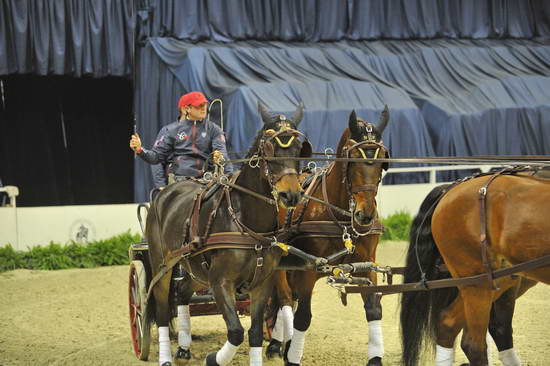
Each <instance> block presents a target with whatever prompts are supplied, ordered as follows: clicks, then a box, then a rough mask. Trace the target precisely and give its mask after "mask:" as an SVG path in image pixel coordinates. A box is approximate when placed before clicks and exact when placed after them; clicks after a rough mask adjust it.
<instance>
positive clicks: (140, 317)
mask: <svg viewBox="0 0 550 366" xmlns="http://www.w3.org/2000/svg"><path fill="white" fill-rule="evenodd" d="M148 207H149V206H148V205H147V204H145V203H140V204H139V205H138V207H137V216H138V221H139V223H140V226H141V229H142V233H143V234H145V230H144V227H143V222H144V219H143V216H142V215H143V213H146V212H147V210H148ZM143 238H144V239H142V241H141V242H139V243H134V244H132V245H130V247H129V248H128V257H129V259H130V269H129V278H128V308H129V318H130V337H131V341H132V349H133V351H134V354H135V356H136V357H137V358H138V359H140V360H147V359H148V357H149V351H150V346H151V333H152V329H151V327H152V325H153V323H154V321H155V319H154V318H155V315H154V312H153V311H151V310H150V308H148V306H147V294H148V289H149V286H150V284H151V278H152V277H151V276H152V271H151V267H150V261H149V253H148V250H149V245H148V244H147V242H146V241H145V237H143ZM236 308H237V312H238V313H239V315H242V316H244V315H249V314H250V298H249V297H248V296H247V295H237V299H236ZM189 310H190V314H191V316H204V315H219V314H221V312H220V311H219V310H218V307H217V305H216V301H215V299H214V295H213V294H212V293H211V291H209V290H201V291H197V292H196V293H195V295H193V297H192V298H191V301H190V305H189ZM171 312H172V316H173V317H172V321H171V322H170V334H171V338H175V337H176V336H177V334H176V329H177V326H176V324H175V323H176V319H175V316H176V311H175V309H174V307H173V308H172V309H171Z"/></svg>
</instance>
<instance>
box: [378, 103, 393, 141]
mask: <svg viewBox="0 0 550 366" xmlns="http://www.w3.org/2000/svg"><path fill="white" fill-rule="evenodd" d="M389 120H390V111H389V109H388V105H387V104H386V106H385V107H384V110H383V111H382V114H381V115H380V121H379V122H378V125H377V126H376V128H377V129H378V132H380V136H382V132H384V129H385V128H386V126H387V125H388V122H389Z"/></svg>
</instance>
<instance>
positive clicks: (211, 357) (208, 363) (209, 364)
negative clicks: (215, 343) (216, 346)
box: [204, 352, 220, 366]
mask: <svg viewBox="0 0 550 366" xmlns="http://www.w3.org/2000/svg"><path fill="white" fill-rule="evenodd" d="M216 353H217V352H213V353H209V354H208V356H206V359H205V360H204V365H205V366H220V365H218V363H217V362H216Z"/></svg>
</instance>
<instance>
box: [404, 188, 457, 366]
mask: <svg viewBox="0 0 550 366" xmlns="http://www.w3.org/2000/svg"><path fill="white" fill-rule="evenodd" d="M449 186H450V185H449V184H446V185H441V186H438V187H436V188H434V189H433V190H432V191H431V192H430V193H429V194H428V196H427V197H426V198H425V199H424V201H423V202H422V205H421V206H420V210H419V212H418V214H417V215H416V217H415V218H414V220H413V223H412V225H411V230H410V236H409V249H408V252H407V262H406V268H405V273H404V282H405V283H410V282H412V283H415V282H420V283H422V282H424V281H430V280H436V279H441V278H447V277H449V274H448V273H446V272H444V273H441V272H440V271H439V268H438V264H442V263H443V260H442V258H441V254H440V253H439V250H438V249H437V246H436V245H435V241H434V238H433V236H432V225H431V222H432V216H433V212H434V209H435V207H436V206H437V203H438V202H439V200H440V199H441V197H442V196H443V195H444V194H445V193H446V192H447V189H448V187H449ZM457 294H458V291H457V290H456V288H454V287H452V288H447V289H438V290H430V291H411V292H405V293H403V294H402V296H401V342H402V344H403V355H402V362H403V364H404V365H405V366H416V365H417V364H418V361H419V359H420V356H421V353H422V352H423V351H424V350H425V349H426V348H427V347H428V346H433V345H434V343H435V342H434V341H435V331H436V327H437V324H438V320H439V317H440V315H441V311H442V310H443V309H445V308H446V307H447V306H448V305H449V304H450V303H451V302H452V300H454V299H455V298H456V296H457Z"/></svg>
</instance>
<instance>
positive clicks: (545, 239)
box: [401, 170, 550, 366]
mask: <svg viewBox="0 0 550 366" xmlns="http://www.w3.org/2000/svg"><path fill="white" fill-rule="evenodd" d="M482 197H483V198H482ZM549 199H550V180H548V179H541V178H537V177H535V176H525V175H522V173H518V174H515V172H514V170H511V171H509V172H507V173H506V174H504V172H503V173H499V174H493V175H485V176H480V177H474V178H471V179H468V180H466V181H464V182H462V183H459V184H454V185H444V186H439V187H436V188H435V189H434V190H432V192H430V194H429V195H428V196H427V197H426V198H425V200H424V202H423V203H422V205H421V207H420V210H419V213H418V215H417V216H416V217H415V219H414V221H413V224H412V227H411V234H410V244H409V249H408V254H407V262H406V270H405V277H404V281H405V282H418V281H420V282H422V281H426V280H435V279H439V278H442V277H446V275H445V274H442V273H441V271H440V270H439V267H440V266H439V264H441V263H445V265H446V266H447V268H448V270H449V272H450V274H451V276H452V277H453V278H461V277H468V276H473V275H477V274H483V273H489V278H492V277H491V273H492V272H493V271H494V270H498V269H501V268H506V267H509V266H511V265H516V264H519V263H523V262H527V261H530V260H533V259H536V258H539V257H543V256H547V255H550V231H549V229H550V227H549V224H548V222H547V217H548V215H549V214H550V206H549V205H548V204H547V203H548V202H549V201H548V200H549ZM537 282H543V283H546V284H550V266H549V265H546V266H544V267H539V268H531V269H528V270H525V271H523V272H519V273H516V274H514V275H510V276H506V277H502V278H499V279H496V280H494V281H488V282H484V283H480V284H474V285H464V286H459V287H458V289H457V288H445V289H436V290H430V291H419V292H408V293H404V294H403V295H402V298H401V335H402V342H403V356H402V358H403V363H404V365H406V366H415V365H417V364H418V362H419V359H420V356H421V351H422V349H423V348H425V347H427V346H430V345H431V344H433V343H435V344H436V364H437V365H438V366H449V365H451V364H452V362H453V358H454V353H453V352H454V350H453V345H454V342H455V338H456V337H457V335H458V334H459V332H460V331H461V330H464V332H463V336H462V341H461V347H462V350H463V351H464V353H465V354H466V357H467V358H468V360H469V362H470V365H471V366H486V365H487V364H488V358H487V344H486V333H487V330H489V332H490V333H491V335H492V336H493V338H494V340H495V343H496V344H497V347H498V349H499V351H500V352H499V356H500V358H501V360H502V361H503V363H504V364H505V365H506V366H517V365H521V362H520V361H519V359H518V357H517V355H516V354H515V351H514V350H513V343H512V327H511V325H512V316H513V310H514V304H515V299H516V298H517V297H518V296H520V295H522V294H523V293H524V292H525V291H527V290H528V289H529V288H530V287H532V286H534V284H536V283H537ZM495 300H496V301H495ZM493 303H494V304H493Z"/></svg>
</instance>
